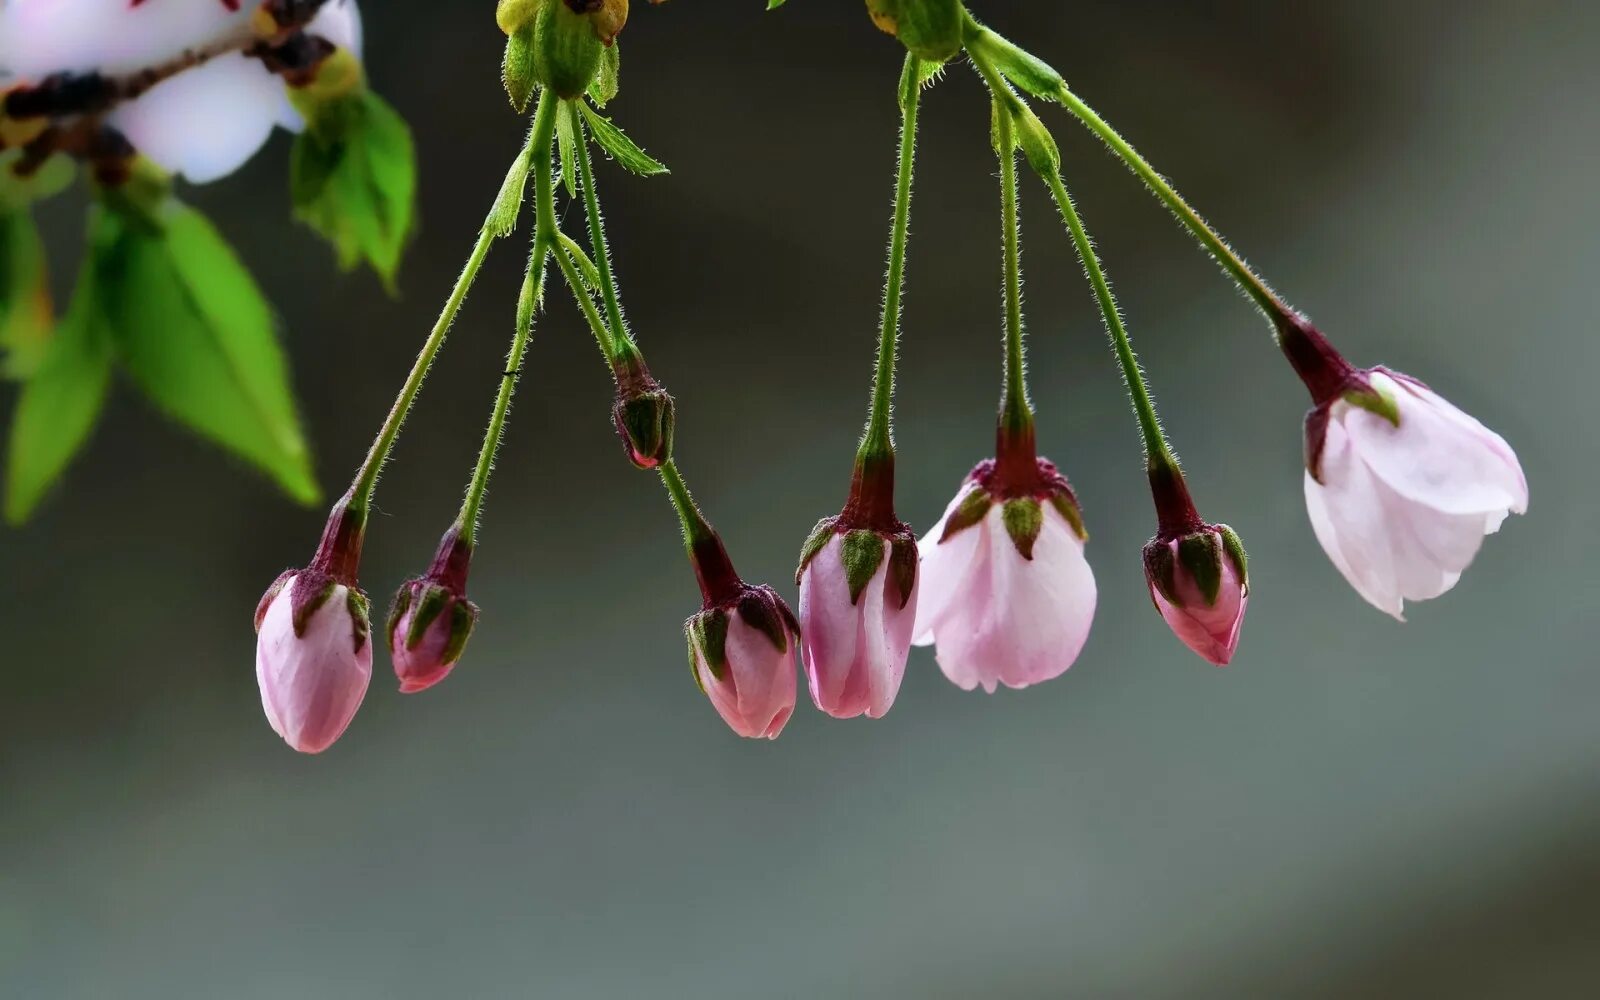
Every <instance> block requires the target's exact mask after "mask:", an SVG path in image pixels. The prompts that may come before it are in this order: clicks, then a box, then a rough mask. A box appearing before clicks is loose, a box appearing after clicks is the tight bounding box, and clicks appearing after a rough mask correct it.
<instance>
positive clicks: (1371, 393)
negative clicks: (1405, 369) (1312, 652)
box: [1282, 320, 1528, 621]
mask: <svg viewBox="0 0 1600 1000" xmlns="http://www.w3.org/2000/svg"><path fill="white" fill-rule="evenodd" d="M1282 342H1283V344H1284V348H1285V351H1286V353H1289V355H1290V360H1291V361H1292V362H1294V363H1295V367H1296V369H1297V371H1299V373H1300V375H1301V378H1302V379H1303V380H1304V381H1305V383H1306V386H1307V388H1308V389H1310V390H1311V394H1312V399H1313V402H1314V404H1315V405H1314V406H1313V407H1312V409H1311V411H1310V412H1309V413H1308V414H1307V415H1306V425H1305V436H1306V472H1305V493H1306V510H1307V512H1308V513H1309V515H1310V517H1311V526H1312V529H1313V530H1314V531H1315V532H1316V535H1317V541H1318V542H1320V543H1321V544H1322V548H1323V550H1324V551H1325V552H1327V554H1328V558H1329V559H1331V560H1332V561H1333V564H1334V566H1336V567H1338V569H1339V572H1341V573H1343V574H1344V577H1345V579H1346V580H1348V581H1350V585H1351V586H1352V587H1354V588H1355V589H1356V592H1357V593H1359V594H1360V595H1361V596H1362V597H1363V598H1365V599H1366V600H1367V601H1368V602H1369V603H1370V604H1372V605H1373V606H1374V607H1376V608H1377V609H1379V610H1380V611H1383V612H1386V613H1387V614H1390V615H1393V616H1394V617H1395V618H1397V619H1400V620H1402V621H1404V620H1405V618H1404V612H1405V602H1406V601H1408V600H1409V601H1424V600H1428V599H1431V598H1434V597H1438V596H1439V595H1440V594H1443V593H1444V592H1446V591H1448V590H1449V589H1450V588H1451V587H1454V586H1455V585H1456V581H1458V580H1459V579H1460V578H1461V574H1462V572H1463V571H1465V570H1466V568H1467V567H1468V566H1469V565H1470V564H1471V563H1472V560H1473V557H1474V556H1476V555H1477V553H1478V549H1479V548H1480V547H1481V546H1482V545H1483V539H1484V537H1485V536H1487V535H1492V534H1494V533H1495V532H1497V531H1498V530H1500V525H1501V524H1502V523H1503V522H1504V521H1505V519H1506V517H1507V516H1508V515H1510V514H1521V513H1524V512H1526V511H1527V509H1528V480H1527V478H1526V477H1525V476H1524V475H1523V472H1522V465H1521V463H1519V462H1518V461H1517V455H1516V452H1514V451H1512V450H1511V446H1510V445H1508V444H1507V443H1506V441H1505V439H1504V438H1502V437H1501V436H1500V435H1498V434H1496V433H1494V432H1493V431H1491V430H1489V429H1488V428H1487V427H1485V426H1483V424H1481V423H1479V422H1478V421H1477V420H1475V419H1473V418H1472V417H1471V416H1469V415H1467V414H1466V413H1463V412H1462V411H1461V410H1459V409H1457V408H1456V407H1455V406H1453V405H1451V403H1450V402H1449V401H1447V400H1446V399H1444V398H1443V397H1442V396H1440V395H1439V394H1438V393H1436V392H1434V391H1433V390H1432V389H1430V388H1428V387H1427V386H1426V385H1424V384H1423V383H1421V382H1419V381H1417V380H1416V379H1414V378H1411V377H1410V376H1408V375H1402V374H1400V373H1399V372H1395V371H1391V370H1389V369H1387V368H1383V367H1377V368H1368V369H1357V368H1354V367H1353V366H1351V365H1350V364H1349V363H1348V362H1347V361H1345V359H1344V358H1343V357H1341V356H1340V355H1339V354H1338V352H1336V351H1335V350H1334V349H1333V348H1332V347H1331V346H1330V345H1328V343H1327V340H1326V339H1325V338H1323V337H1322V335H1321V334H1320V333H1318V332H1317V331H1316V329H1315V328H1314V327H1312V326H1311V325H1310V324H1309V323H1306V322H1304V321H1303V320H1301V321H1300V324H1299V325H1298V326H1296V325H1291V326H1289V328H1288V329H1287V330H1285V331H1284V334H1283V338H1282Z"/></svg>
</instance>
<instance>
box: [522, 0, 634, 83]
mask: <svg viewBox="0 0 1600 1000" xmlns="http://www.w3.org/2000/svg"><path fill="white" fill-rule="evenodd" d="M604 7H605V5H604V4H603V3H601V0H547V2H546V3H545V4H544V6H542V7H540V8H539V12H538V14H537V15H536V16H535V18H534V22H533V25H532V32H533V36H532V42H533V45H532V50H531V51H532V57H533V60H532V67H533V76H534V79H536V80H537V81H538V82H539V83H541V84H544V85H545V86H547V87H549V88H550V89H551V90H553V91H555V94H556V96H557V97H560V98H562V99H563V100H571V99H572V98H574V97H578V96H579V95H581V94H582V93H583V92H584V91H585V90H587V89H589V84H590V83H592V82H593V81H594V78H595V76H596V74H598V73H599V72H600V59H601V55H602V53H603V50H604V49H605V47H606V45H608V44H609V40H608V39H607V38H605V37H602V34H601V32H602V31H603V30H610V26H611V25H610V22H609V21H607V22H605V24H604V26H602V23H601V19H602V18H603V16H604V15H605V13H606V11H605V9H604ZM623 16H624V18H625V17H626V14H624V15H623ZM528 30H529V29H528V28H524V29H522V31H521V32H519V34H524V35H525V34H526V33H527V31H528ZM613 37H614V33H613Z"/></svg>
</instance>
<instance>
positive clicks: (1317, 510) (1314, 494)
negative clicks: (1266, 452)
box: [1305, 420, 1405, 621]
mask: <svg viewBox="0 0 1600 1000" xmlns="http://www.w3.org/2000/svg"><path fill="white" fill-rule="evenodd" d="M1321 470H1322V482H1321V483H1319V482H1317V481H1316V480H1315V479H1313V478H1312V477H1311V473H1310V472H1309V471H1308V472H1307V473H1306V482H1305V485H1306V512H1307V513H1308V514H1309V515H1310V517H1311V527H1312V530H1313V531H1315V532H1316V535H1317V541H1319V542H1321V543H1322V549H1323V551H1324V552H1326V553H1328V558H1329V559H1331V560H1333V564H1334V566H1336V567H1338V569H1339V572H1341V573H1343V574H1344V578H1345V579H1346V580H1348V581H1350V586H1352V587H1354V588H1355V589H1356V593H1358V594H1360V595H1361V596H1362V597H1364V598H1366V600H1367V602H1368V603H1369V604H1371V605H1372V606H1373V607H1375V608H1377V609H1378V610H1379V611H1382V612H1384V613H1385V614H1389V615H1393V616H1394V617H1395V618H1398V619H1399V620H1401V621H1405V615H1404V609H1405V601H1404V600H1403V599H1402V598H1401V596H1400V591H1399V587H1398V585H1397V584H1396V583H1395V582H1394V570H1393V565H1392V563H1391V560H1390V554H1389V552H1390V547H1389V537H1388V531H1387V529H1386V528H1385V526H1384V521H1383V518H1384V511H1383V505H1382V501H1380V500H1379V498H1378V496H1377V494H1376V493H1375V492H1374V488H1375V483H1374V481H1373V477H1372V473H1371V472H1370V471H1368V469H1367V467H1366V465H1365V464H1364V463H1363V462H1362V461H1361V460H1360V458H1359V457H1358V456H1357V455H1356V454H1355V450H1354V449H1353V448H1352V447H1351V445H1350V438H1349V435H1348V434H1346V433H1345V430H1344V426H1343V425H1342V424H1341V423H1340V422H1339V421H1337V420H1330V421H1329V422H1328V434H1327V438H1326V440H1325V442H1324V445H1323V452H1322V464H1321Z"/></svg>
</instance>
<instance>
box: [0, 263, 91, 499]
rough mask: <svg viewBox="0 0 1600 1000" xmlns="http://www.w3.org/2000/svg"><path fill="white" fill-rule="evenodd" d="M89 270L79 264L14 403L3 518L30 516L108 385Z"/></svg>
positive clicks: (83, 436) (85, 432)
mask: <svg viewBox="0 0 1600 1000" xmlns="http://www.w3.org/2000/svg"><path fill="white" fill-rule="evenodd" d="M98 297H99V291H98V288H97V287H96V281H95V268H94V265H93V263H92V262H86V263H85V264H84V266H83V269H82V271H81V272H80V273H79V275H78V287H77V291H76V292H75V293H74V294H73V297H72V305H71V306H70V307H69V308H68V310H67V314H66V316H65V317H64V318H63V319H62V321H61V324H60V327H59V328H58V329H57V330H56V335H55V337H54V338H53V339H51V341H50V342H49V345H48V348H47V350H46V352H45V355H44V357H43V359H42V360H41V362H40V364H39V368H38V371H36V372H35V373H34V374H33V376H32V377H31V378H30V379H29V380H28V384H27V385H26V386H25V387H24V388H23V390H22V395H21V397H20V398H18V400H17V409H16V413H15V415H14V416H13V418H12V421H11V447H10V452H9V454H8V455H7V461H6V504H5V506H6V520H7V521H10V522H11V523H12V524H21V523H22V522H23V521H26V520H27V519H28V518H29V517H30V516H32V514H33V511H34V509H35V508H36V507H38V505H39V501H40V500H42V499H44V495H45V493H46V491H47V490H49V488H50V487H51V485H53V484H54V483H55V481H56V480H57V479H59V478H61V474H62V473H63V472H64V471H66V468H67V463H69V462H70V461H71V460H72V456H73V455H75V454H77V452H78V449H79V448H81V447H82V446H83V443H84V442H85V441H86V440H88V437H89V432H90V431H91V430H92V429H93V428H94V423H95V420H96V418H97V417H99V415H100V408H101V406H102V405H103V404H104V403H105V397H106V387H107V385H108V383H109V382H110V379H111V354H112V350H111V337H110V334H109V332H108V331H107V330H106V328H105V325H104V322H103V320H102V311H101V309H100V305H99V301H98Z"/></svg>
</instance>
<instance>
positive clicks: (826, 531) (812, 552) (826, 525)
mask: <svg viewBox="0 0 1600 1000" xmlns="http://www.w3.org/2000/svg"><path fill="white" fill-rule="evenodd" d="M838 520H839V519H838V518H837V517H825V518H823V519H822V520H820V521H818V522H817V526H816V527H815V528H812V529H811V534H809V535H807V536H806V543H805V544H804V545H802V546H800V565H799V566H797V567H796V568H795V571H794V582H795V586H799V585H800V577H801V576H802V575H804V574H805V571H806V567H807V566H809V565H811V560H813V559H815V558H816V557H817V553H818V552H821V551H822V550H823V549H825V548H827V547H828V542H829V541H831V540H832V539H833V536H834V530H833V526H834V523H835V522H837V521H838Z"/></svg>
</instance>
